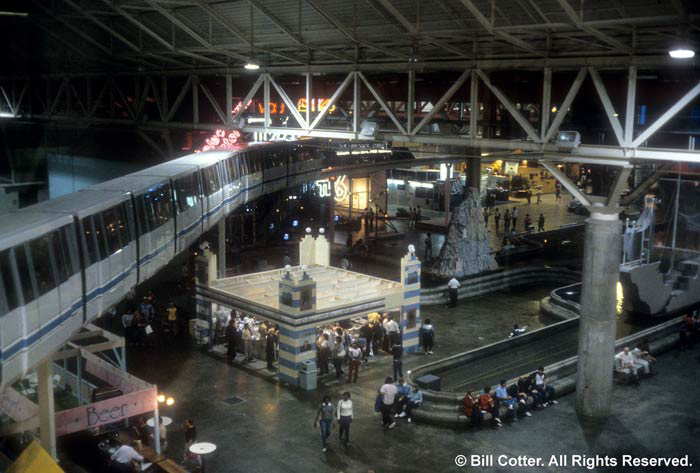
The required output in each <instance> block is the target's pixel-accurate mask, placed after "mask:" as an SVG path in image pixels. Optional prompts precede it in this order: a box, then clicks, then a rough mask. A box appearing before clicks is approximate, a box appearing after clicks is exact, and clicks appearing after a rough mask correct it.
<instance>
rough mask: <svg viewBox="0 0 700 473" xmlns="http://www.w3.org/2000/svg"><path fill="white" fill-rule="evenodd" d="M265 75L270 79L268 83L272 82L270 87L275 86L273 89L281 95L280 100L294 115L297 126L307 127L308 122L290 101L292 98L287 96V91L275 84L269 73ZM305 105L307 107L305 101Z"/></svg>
mask: <svg viewBox="0 0 700 473" xmlns="http://www.w3.org/2000/svg"><path fill="white" fill-rule="evenodd" d="M266 75H267V77H268V79H269V81H270V84H272V87H274V88H275V90H276V91H277V93H278V94H279V96H280V97H282V100H283V101H284V103H285V104H286V105H287V108H288V109H289V111H290V112H292V115H294V118H295V119H296V121H297V123H299V126H300V127H301V128H308V124H307V123H306V120H304V118H303V117H302V116H301V113H299V110H298V109H297V106H296V104H295V103H294V102H292V100H291V99H290V98H289V95H287V92H285V90H284V89H283V88H282V87H280V86H279V85H277V82H275V79H274V78H273V77H272V76H271V75H270V74H266ZM307 107H308V103H307Z"/></svg>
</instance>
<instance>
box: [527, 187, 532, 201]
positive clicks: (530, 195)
mask: <svg viewBox="0 0 700 473" xmlns="http://www.w3.org/2000/svg"><path fill="white" fill-rule="evenodd" d="M526 197H527V203H528V205H529V204H530V201H531V200H532V189H528V190H527V194H526Z"/></svg>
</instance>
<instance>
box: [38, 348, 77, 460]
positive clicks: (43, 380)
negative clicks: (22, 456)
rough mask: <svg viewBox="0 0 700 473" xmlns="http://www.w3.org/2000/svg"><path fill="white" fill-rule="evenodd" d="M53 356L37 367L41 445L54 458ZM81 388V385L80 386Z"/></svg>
mask: <svg viewBox="0 0 700 473" xmlns="http://www.w3.org/2000/svg"><path fill="white" fill-rule="evenodd" d="M52 363H53V362H52V361H51V358H47V359H45V360H44V361H42V362H41V363H40V364H39V366H38V368H37V381H39V383H38V384H39V386H38V388H39V389H38V394H39V433H40V436H41V438H40V440H41V446H42V447H43V448H44V450H46V451H47V452H48V453H49V454H50V455H51V456H52V457H53V458H56V413H55V410H54V403H53V379H52V374H51V371H52V370H51V365H52ZM78 389H80V386H78Z"/></svg>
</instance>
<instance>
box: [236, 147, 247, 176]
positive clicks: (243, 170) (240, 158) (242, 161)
mask: <svg viewBox="0 0 700 473" xmlns="http://www.w3.org/2000/svg"><path fill="white" fill-rule="evenodd" d="M246 154H247V152H245V153H239V154H238V157H237V158H238V162H239V163H240V165H241V175H242V176H245V175H247V174H250V171H248V160H247V159H246Z"/></svg>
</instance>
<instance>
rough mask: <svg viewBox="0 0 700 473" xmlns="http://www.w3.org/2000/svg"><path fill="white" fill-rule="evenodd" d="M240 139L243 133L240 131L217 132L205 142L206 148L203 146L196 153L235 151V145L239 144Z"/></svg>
mask: <svg viewBox="0 0 700 473" xmlns="http://www.w3.org/2000/svg"><path fill="white" fill-rule="evenodd" d="M240 137H241V132H240V131H238V130H233V131H225V130H216V131H215V132H214V134H213V135H212V136H210V137H209V138H207V139H206V140H204V143H205V144H204V146H202V148H201V149H197V150H195V151H194V152H195V153H200V152H202V151H212V150H230V149H233V148H234V145H236V144H237V143H238V140H239V139H240Z"/></svg>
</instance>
